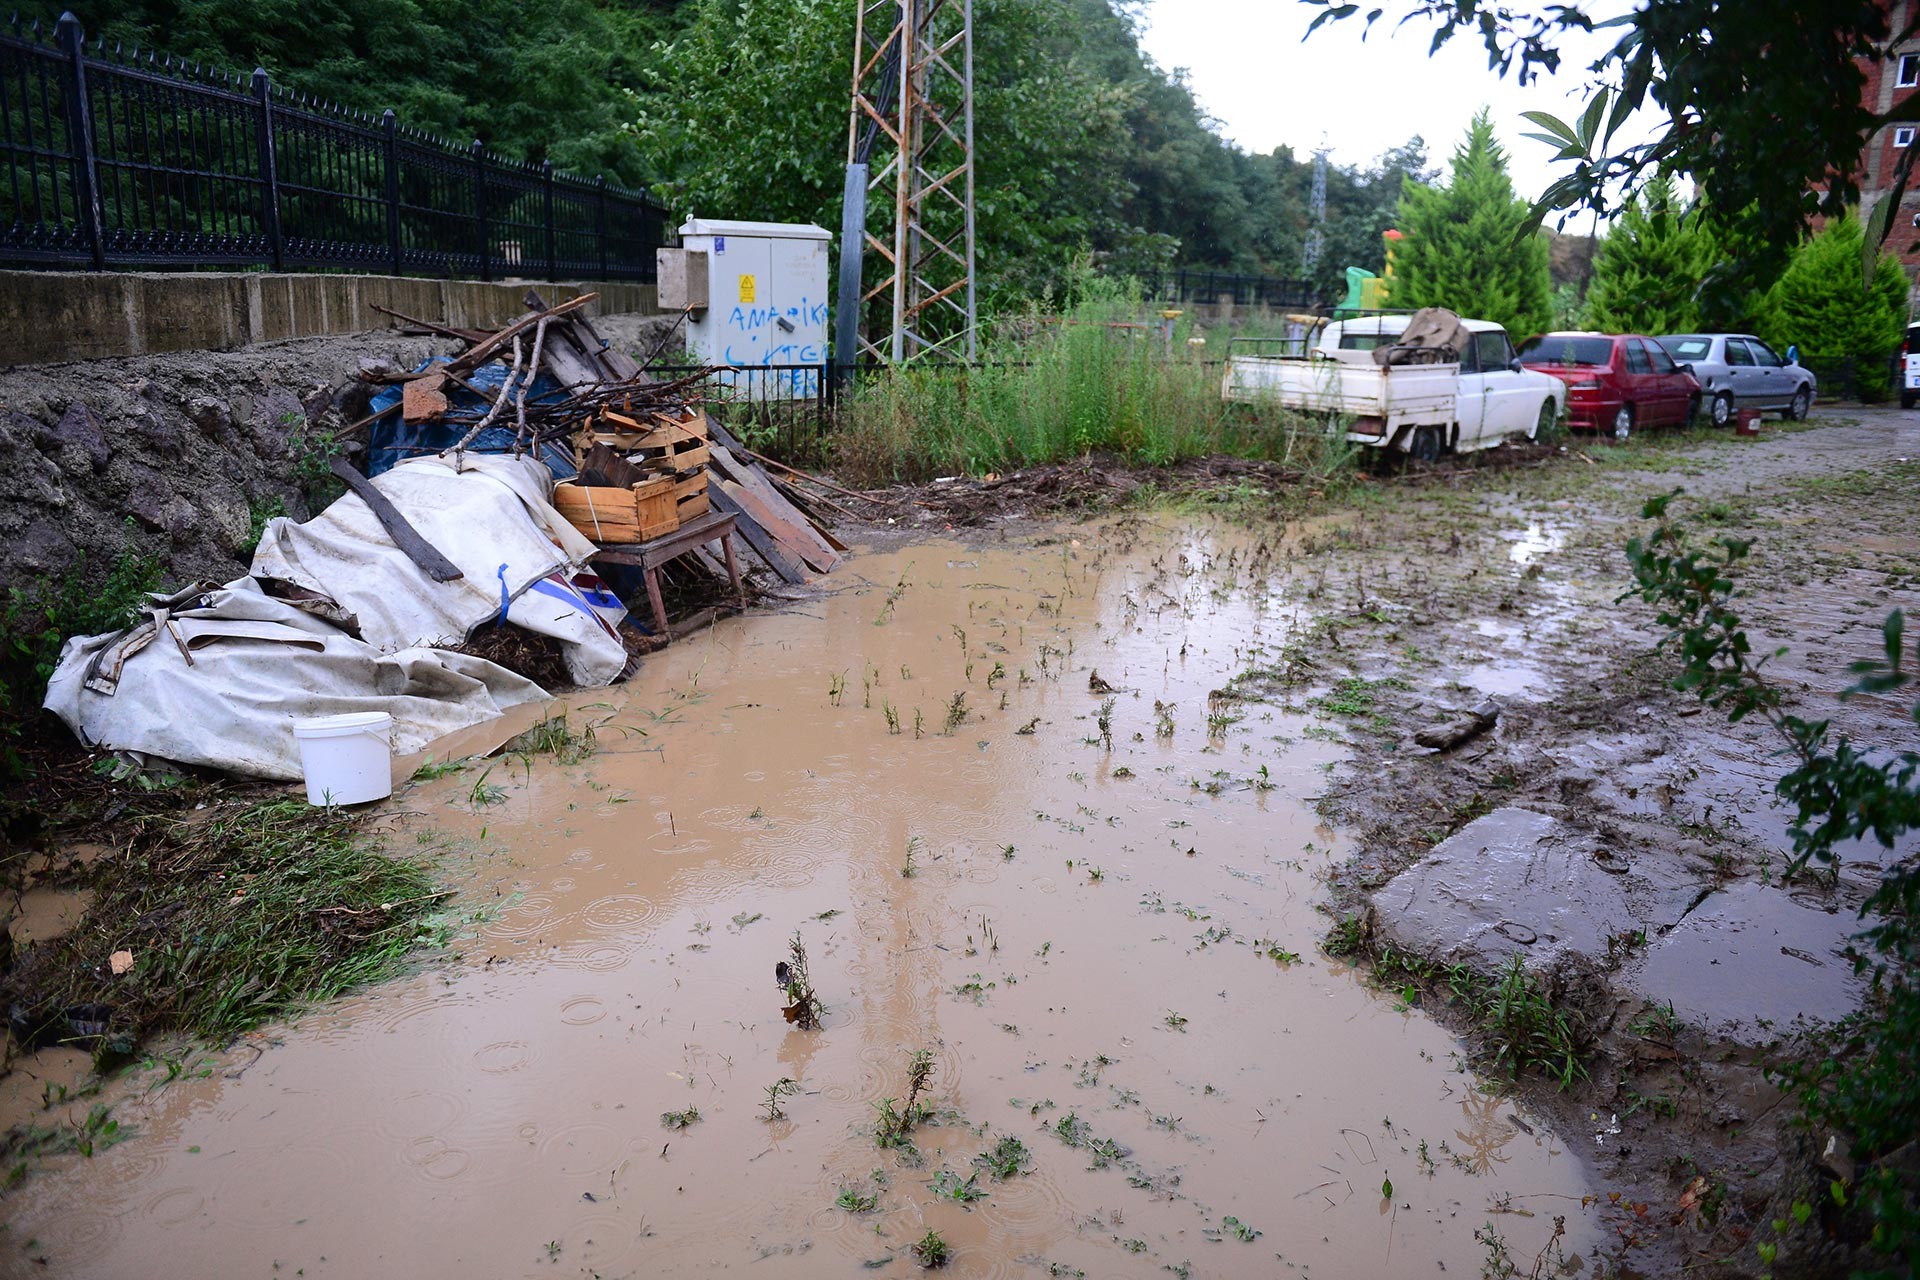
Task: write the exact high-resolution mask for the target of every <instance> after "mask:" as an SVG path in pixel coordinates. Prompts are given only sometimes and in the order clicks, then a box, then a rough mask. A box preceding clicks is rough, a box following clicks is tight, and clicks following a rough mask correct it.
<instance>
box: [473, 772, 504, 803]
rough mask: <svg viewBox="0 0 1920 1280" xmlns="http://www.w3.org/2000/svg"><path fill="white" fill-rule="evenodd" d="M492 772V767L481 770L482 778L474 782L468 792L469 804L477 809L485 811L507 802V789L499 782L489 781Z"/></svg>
mask: <svg viewBox="0 0 1920 1280" xmlns="http://www.w3.org/2000/svg"><path fill="white" fill-rule="evenodd" d="M492 772H493V766H492V765H488V766H487V767H486V768H485V769H483V770H481V772H480V776H479V777H477V778H475V779H474V780H473V787H472V788H471V789H470V790H469V791H468V792H467V803H468V804H469V805H471V806H472V807H474V808H475V809H484V808H486V807H487V806H488V805H494V804H504V803H505V802H506V799H507V789H506V788H505V787H503V786H501V785H500V784H499V783H497V782H488V781H487V777H488V775H489V774H491V773H492Z"/></svg>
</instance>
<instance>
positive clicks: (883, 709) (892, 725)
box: [880, 698, 900, 737]
mask: <svg viewBox="0 0 1920 1280" xmlns="http://www.w3.org/2000/svg"><path fill="white" fill-rule="evenodd" d="M880 714H881V715H882V716H883V717H885V718H886V721H887V732H888V733H890V734H893V735H895V736H896V737H897V736H899V733H900V711H899V708H897V707H895V706H894V705H893V703H891V702H889V701H888V700H887V699H885V698H882V699H880Z"/></svg>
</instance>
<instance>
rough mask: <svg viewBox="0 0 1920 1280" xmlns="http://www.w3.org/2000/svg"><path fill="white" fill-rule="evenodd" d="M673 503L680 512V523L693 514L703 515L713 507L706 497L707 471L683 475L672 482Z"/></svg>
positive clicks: (692, 516)
mask: <svg viewBox="0 0 1920 1280" xmlns="http://www.w3.org/2000/svg"><path fill="white" fill-rule="evenodd" d="M673 497H674V504H675V506H676V507H677V508H678V509H679V512H680V523H681V524H685V523H686V522H687V521H689V520H691V519H693V518H694V517H695V516H703V515H705V514H707V512H708V511H711V510H712V509H713V504H712V503H711V502H710V501H709V500H708V498H707V473H706V472H705V471H702V472H700V473H699V474H697V475H691V476H683V477H681V478H680V479H678V480H676V481H674V483H673Z"/></svg>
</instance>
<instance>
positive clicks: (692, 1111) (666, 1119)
mask: <svg viewBox="0 0 1920 1280" xmlns="http://www.w3.org/2000/svg"><path fill="white" fill-rule="evenodd" d="M660 1123H661V1124H663V1125H665V1126H666V1127H667V1128H669V1129H685V1128H688V1127H689V1126H692V1125H696V1124H698V1123H700V1108H698V1107H688V1108H687V1109H686V1110H685V1111H662V1112H661V1113H660Z"/></svg>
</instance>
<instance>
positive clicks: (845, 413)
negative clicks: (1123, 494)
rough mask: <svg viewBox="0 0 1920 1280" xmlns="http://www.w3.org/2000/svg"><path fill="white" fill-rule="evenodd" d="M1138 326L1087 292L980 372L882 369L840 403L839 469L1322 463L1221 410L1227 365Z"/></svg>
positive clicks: (1293, 423) (1276, 429) (860, 479)
mask: <svg viewBox="0 0 1920 1280" xmlns="http://www.w3.org/2000/svg"><path fill="white" fill-rule="evenodd" d="M1142 314H1144V313H1143V311H1142V309H1141V307H1140V306H1139V304H1138V303H1137V302H1136V301H1135V300H1134V299H1133V298H1132V297H1131V296H1130V295H1128V294H1127V293H1126V292H1125V291H1124V289H1123V288H1122V287H1121V286H1117V285H1112V284H1106V285H1105V286H1104V287H1098V286H1096V287H1090V288H1088V289H1086V290H1083V291H1082V293H1081V298H1080V300H1079V301H1078V302H1077V303H1076V304H1075V305H1074V306H1073V308H1072V310H1071V311H1070V312H1069V313H1068V314H1067V315H1065V316H1063V317H1042V316H1040V315H1038V314H1037V313H1036V314H1029V315H1027V316H1025V317H1022V318H1021V319H1019V320H1017V321H1015V322H1014V323H1012V324H1010V325H1008V326H1006V328H1007V330H1008V332H1007V334H1006V336H1003V337H1002V338H1001V339H999V340H998V341H996V342H995V343H994V344H992V346H991V349H990V350H988V351H987V352H986V353H984V356H983V359H982V361H981V363H980V364H978V365H975V366H972V367H967V368H959V367H951V366H906V367H891V368H887V369H883V370H881V371H879V372H878V373H876V374H875V375H873V376H872V377H870V378H869V379H867V380H866V381H865V382H864V383H862V385H860V386H859V387H858V388H857V389H856V390H855V391H853V392H852V393H850V394H849V395H848V396H847V398H846V399H844V400H843V401H842V402H841V410H840V421H839V423H838V425H837V427H836V429H835V433H834V438H833V443H832V449H833V461H834V464H835V466H836V468H837V469H838V470H839V472H840V473H841V475H842V476H843V477H845V478H847V479H851V480H853V481H854V482H856V483H861V484H887V483H895V482H908V483H913V482H919V481H925V480H930V479H932V478H934V477H935V476H941V475H954V474H969V475H983V474H986V473H989V472H996V471H1009V470H1013V469H1015V468H1019V467H1027V466H1039V465H1042V464H1045V463H1050V462H1059V461H1063V460H1065V459H1068V458H1076V457H1082V456H1085V455H1087V454H1091V453H1111V454H1116V455H1118V456H1119V457H1121V458H1123V459H1125V460H1126V461H1128V462H1133V463H1139V464H1144V465H1149V466H1164V465H1167V464H1170V463H1174V462H1178V461H1180V460H1182V459H1185V458H1196V457H1205V456H1207V455H1210V454H1216V453H1220V454H1233V455H1237V456H1242V457H1254V458H1280V457H1283V456H1292V457H1294V458H1295V459H1296V460H1300V461H1303V462H1307V463H1308V465H1311V464H1312V462H1313V461H1317V460H1318V453H1319V452H1321V449H1320V448H1319V445H1320V443H1321V442H1320V437H1319V433H1318V430H1317V428H1316V426H1315V425H1314V424H1310V423H1306V422H1303V421H1301V420H1299V419H1298V418H1296V417H1295V416H1294V415H1290V414H1286V413H1284V412H1282V411H1279V410H1273V409H1263V408H1260V407H1258V406H1249V405H1230V404H1228V403H1226V402H1225V401H1224V400H1223V399H1222V398H1221V394H1220V381H1221V373H1222V369H1221V366H1220V365H1219V364H1218V363H1212V364H1208V363H1202V362H1201V360H1199V359H1198V358H1196V357H1194V356H1192V355H1191V354H1189V352H1190V351H1191V350H1192V348H1189V347H1188V345H1187V344H1186V343H1185V342H1181V341H1176V343H1175V345H1174V349H1173V350H1172V351H1171V352H1169V351H1168V350H1167V345H1166V343H1165V341H1164V339H1163V338H1162V336H1161V334H1160V333H1159V332H1158V330H1157V329H1154V328H1150V327H1141V326H1140V324H1139V323H1138V317H1139V316H1141V315H1142ZM1302 436H1308V437H1311V440H1312V445H1313V447H1311V448H1303V441H1302V439H1301V438H1299V437H1302ZM1308 453H1311V454H1312V455H1313V458H1312V459H1311V460H1310V459H1308V458H1307V457H1306V456H1305V455H1306V454H1308Z"/></svg>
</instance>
